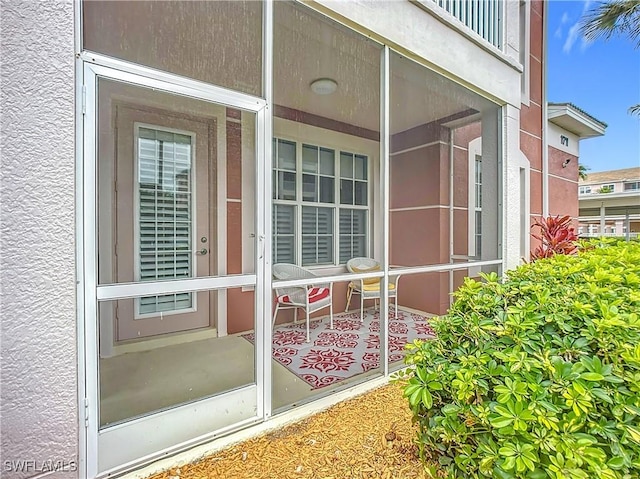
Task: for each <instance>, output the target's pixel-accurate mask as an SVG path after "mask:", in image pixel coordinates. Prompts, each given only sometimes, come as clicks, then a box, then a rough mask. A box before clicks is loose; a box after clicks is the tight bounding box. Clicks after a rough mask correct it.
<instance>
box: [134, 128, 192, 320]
mask: <svg viewBox="0 0 640 479" xmlns="http://www.w3.org/2000/svg"><path fill="white" fill-rule="evenodd" d="M192 141H193V139H192V137H191V136H189V135H184V134H179V133H173V132H168V131H161V130H155V129H151V128H142V127H141V128H139V129H138V198H139V200H138V201H139V203H138V238H137V244H138V272H139V277H138V278H137V280H139V281H158V280H170V279H183V278H189V277H191V276H192V275H193V257H192V254H191V253H192V252H191V244H192V226H193V224H192V220H193V218H192V207H193V191H192V188H191V179H192V157H193V155H192V153H193V147H192ZM192 300H193V298H192V294H191V293H180V294H170V295H161V296H147V297H143V298H140V300H139V314H150V313H157V312H165V311H175V310H179V309H186V308H191V307H192Z"/></svg>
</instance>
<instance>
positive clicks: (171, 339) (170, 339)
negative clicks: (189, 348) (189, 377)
mask: <svg viewBox="0 0 640 479" xmlns="http://www.w3.org/2000/svg"><path fill="white" fill-rule="evenodd" d="M217 337H218V330H217V328H206V329H198V330H195V331H185V332H182V333H171V334H164V335H162V336H158V337H156V338H148V339H140V340H133V341H131V342H126V343H121V344H116V345H114V346H113V356H119V355H120V354H126V353H138V352H141V351H149V350H151V349H157V348H163V347H165V346H173V345H175V344H183V343H190V342H193V341H200V340H202V339H212V338H217Z"/></svg>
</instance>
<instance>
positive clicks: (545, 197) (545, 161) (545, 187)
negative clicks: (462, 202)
mask: <svg viewBox="0 0 640 479" xmlns="http://www.w3.org/2000/svg"><path fill="white" fill-rule="evenodd" d="M547 43H548V42H547V4H546V2H543V3H542V105H541V107H542V216H543V217H547V216H549V143H548V139H547V124H548V122H549V119H548V116H549V114H548V108H549V105H548V101H547Z"/></svg>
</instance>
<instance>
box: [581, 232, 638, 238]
mask: <svg viewBox="0 0 640 479" xmlns="http://www.w3.org/2000/svg"><path fill="white" fill-rule="evenodd" d="M578 236H579V237H580V238H601V237H604V238H626V237H627V233H579V234H578ZM629 238H630V239H637V238H640V233H629Z"/></svg>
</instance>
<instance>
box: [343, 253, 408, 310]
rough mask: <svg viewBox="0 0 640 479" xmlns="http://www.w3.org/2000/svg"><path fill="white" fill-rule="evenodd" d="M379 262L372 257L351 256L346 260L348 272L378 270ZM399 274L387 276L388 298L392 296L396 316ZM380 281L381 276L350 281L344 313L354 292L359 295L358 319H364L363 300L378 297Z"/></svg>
mask: <svg viewBox="0 0 640 479" xmlns="http://www.w3.org/2000/svg"><path fill="white" fill-rule="evenodd" d="M380 269H381V268H380V262H379V261H377V260H375V259H373V258H351V259H350V260H349V261H347V270H349V272H350V273H372V272H374V271H380ZM399 280H400V275H394V276H390V277H389V298H393V299H394V302H395V315H396V316H398V282H399ZM380 281H381V278H368V279H360V280H356V281H351V282H350V283H349V286H348V288H347V307H346V308H345V313H346V312H347V311H348V310H349V305H350V304H351V297H352V296H353V295H354V294H359V295H360V321H364V302H365V300H367V299H373V300H378V299H379V298H380Z"/></svg>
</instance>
